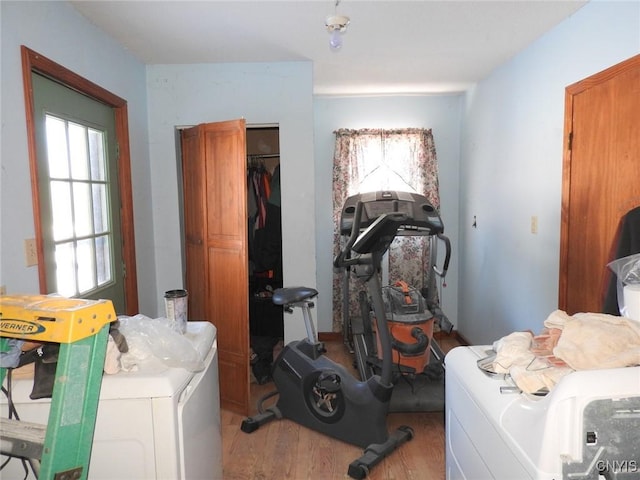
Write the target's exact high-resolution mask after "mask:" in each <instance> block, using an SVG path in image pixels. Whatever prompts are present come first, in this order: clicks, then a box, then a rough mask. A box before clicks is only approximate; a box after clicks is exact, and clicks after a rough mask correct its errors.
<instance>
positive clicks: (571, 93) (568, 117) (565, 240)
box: [558, 55, 640, 310]
mask: <svg viewBox="0 0 640 480" xmlns="http://www.w3.org/2000/svg"><path fill="white" fill-rule="evenodd" d="M639 64H640V55H635V56H633V57H631V58H629V59H627V60H625V61H623V62H621V63H618V64H616V65H613V66H612V67H609V68H607V69H605V70H603V71H601V72H599V73H596V74H594V75H591V76H589V77H587V78H585V79H583V80H580V81H579V82H576V83H574V84H572V85H569V86H568V87H566V88H565V99H564V135H563V148H562V203H561V215H560V218H561V221H560V274H559V284H558V308H559V309H561V310H566V309H567V303H568V296H569V284H568V278H567V277H568V271H569V265H568V264H569V208H570V203H571V198H570V194H571V160H572V150H571V141H572V138H571V137H572V134H573V103H574V97H575V96H576V95H579V94H580V93H582V92H584V91H585V90H588V89H589V88H592V87H594V86H596V85H599V84H601V83H604V82H606V81H608V80H610V79H612V78H614V77H615V76H616V75H619V74H620V73H622V72H624V71H626V70H628V69H631V68H637V66H638V65H639Z"/></svg>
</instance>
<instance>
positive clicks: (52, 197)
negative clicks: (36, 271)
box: [32, 73, 126, 313]
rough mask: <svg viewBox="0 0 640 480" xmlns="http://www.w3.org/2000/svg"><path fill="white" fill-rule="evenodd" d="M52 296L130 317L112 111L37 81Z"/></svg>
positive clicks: (46, 255)
mask: <svg viewBox="0 0 640 480" xmlns="http://www.w3.org/2000/svg"><path fill="white" fill-rule="evenodd" d="M32 85H33V100H34V115H35V117H34V120H35V121H34V124H35V125H34V126H35V133H36V148H37V151H38V189H39V196H40V199H41V201H40V209H41V211H40V218H41V225H42V240H43V254H44V255H43V256H44V261H45V270H46V282H47V288H46V289H47V293H59V294H61V295H64V296H70V297H82V298H105V299H110V300H112V301H113V303H114V307H115V309H116V312H118V313H124V312H126V305H125V295H124V267H123V261H122V243H121V232H120V228H121V227H120V225H121V223H120V208H119V205H118V203H119V202H118V198H119V193H118V192H119V188H118V171H117V149H116V140H115V121H114V112H113V109H112V108H111V107H109V106H107V105H104V104H102V103H100V102H98V101H96V100H94V99H91V98H89V97H87V96H85V95H83V94H80V93H78V92H76V91H74V90H72V89H70V88H67V87H65V86H63V85H61V84H59V83H57V82H55V81H53V80H50V79H48V78H46V77H44V76H42V75H39V74H36V73H33V75H32Z"/></svg>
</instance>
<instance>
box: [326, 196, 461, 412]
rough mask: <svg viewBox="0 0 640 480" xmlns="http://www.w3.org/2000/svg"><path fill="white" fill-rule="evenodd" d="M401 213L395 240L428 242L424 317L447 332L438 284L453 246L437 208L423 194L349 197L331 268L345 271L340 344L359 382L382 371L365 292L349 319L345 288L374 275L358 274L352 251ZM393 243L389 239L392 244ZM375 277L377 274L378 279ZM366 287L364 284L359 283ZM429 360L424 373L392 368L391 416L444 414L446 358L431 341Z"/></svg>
mask: <svg viewBox="0 0 640 480" xmlns="http://www.w3.org/2000/svg"><path fill="white" fill-rule="evenodd" d="M386 214H401V215H402V217H403V218H404V220H403V224H402V225H401V226H400V228H399V229H398V230H397V232H395V235H398V236H426V237H428V239H429V251H430V254H429V261H428V267H427V271H426V272H425V283H424V286H423V288H422V289H421V294H422V296H423V297H424V299H425V302H426V306H427V309H428V310H426V311H425V314H426V315H428V316H429V318H432V317H433V319H434V324H435V325H438V326H439V327H440V330H441V331H446V332H450V331H451V329H452V325H451V323H450V322H449V320H448V318H447V317H446V315H445V314H444V313H443V312H442V309H441V308H440V305H439V301H438V295H437V290H436V279H437V278H438V277H439V278H442V279H444V277H445V275H446V271H447V268H448V265H449V260H450V258H451V243H450V241H449V239H448V238H447V237H446V236H445V235H444V225H443V222H442V219H441V218H440V215H439V213H438V212H437V210H436V209H435V207H434V206H433V205H432V204H431V203H430V202H429V201H428V200H427V198H426V197H424V196H423V195H420V194H417V193H412V192H402V191H386V190H385V191H377V192H368V193H360V194H357V195H353V196H351V197H349V198H347V200H346V201H345V203H344V206H343V208H342V213H341V218H340V234H341V235H343V240H344V241H343V243H344V245H343V246H342V247H341V251H340V254H339V255H338V257H336V260H335V261H334V265H335V266H336V267H338V268H342V269H343V282H342V290H343V298H342V322H343V341H344V343H345V345H346V346H347V348H349V350H350V351H351V352H352V353H353V354H354V357H355V358H354V366H355V367H356V368H357V370H358V373H359V375H360V377H361V379H362V380H366V379H368V378H370V377H371V376H372V375H374V374H376V373H378V374H379V372H380V360H379V359H378V355H377V348H376V339H375V335H376V334H375V332H374V331H373V329H372V327H371V320H370V315H371V313H370V312H371V310H372V309H371V306H370V301H369V299H368V298H367V294H366V291H365V289H364V288H363V290H362V291H361V292H359V298H358V300H359V305H360V315H359V316H356V317H351V316H350V314H349V283H350V282H351V281H352V277H354V276H355V277H356V278H358V279H360V280H364V281H366V279H367V278H368V276H370V275H371V274H373V273H372V272H371V271H370V270H367V269H362V267H361V266H359V265H358V262H357V261H353V260H351V259H352V257H353V256H357V255H358V253H357V252H355V251H354V250H353V249H352V247H353V244H354V242H355V241H356V239H357V238H358V237H359V236H360V235H361V234H362V233H363V232H364V231H366V229H367V228H369V227H370V226H371V225H372V224H373V223H374V222H376V221H377V220H379V219H380V217H382V216H385V215H386ZM391 240H392V239H391ZM439 242H442V243H444V245H445V248H446V251H445V258H444V262H443V267H442V268H441V269H439V268H438V267H437V266H436V261H437V246H438V243H439ZM378 273H379V272H376V274H378ZM363 285H364V284H363ZM429 349H430V353H429V355H430V359H429V363H428V365H427V368H426V369H425V371H424V372H417V373H407V372H405V371H403V369H402V366H401V365H396V366H395V372H394V384H395V386H394V390H393V394H392V397H391V404H390V411H392V412H430V411H443V410H444V353H443V352H442V350H441V348H440V346H439V345H438V344H437V342H436V341H435V339H433V338H431V339H430V342H429Z"/></svg>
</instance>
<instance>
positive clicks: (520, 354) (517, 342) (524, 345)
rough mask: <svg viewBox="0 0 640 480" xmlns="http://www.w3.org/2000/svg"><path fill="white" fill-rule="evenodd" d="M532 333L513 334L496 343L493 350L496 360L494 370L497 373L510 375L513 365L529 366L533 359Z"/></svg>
mask: <svg viewBox="0 0 640 480" xmlns="http://www.w3.org/2000/svg"><path fill="white" fill-rule="evenodd" d="M532 339H533V334H532V333H531V332H513V333H511V334H509V335H507V336H506V337H502V338H501V339H500V340H498V341H496V342H494V344H493V350H494V351H495V352H496V358H495V360H494V361H493V368H494V370H495V372H496V373H509V370H510V369H511V367H512V366H513V365H524V366H526V365H528V364H529V363H530V362H531V361H532V360H533V359H534V354H533V353H532V352H531V350H530V347H531V341H532Z"/></svg>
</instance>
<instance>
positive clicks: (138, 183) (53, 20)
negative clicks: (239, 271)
mask: <svg viewBox="0 0 640 480" xmlns="http://www.w3.org/2000/svg"><path fill="white" fill-rule="evenodd" d="M0 8H1V22H2V24H1V25H2V51H1V52H2V77H1V78H2V87H1V88H2V90H1V92H2V133H1V135H2V139H1V143H2V147H1V152H2V158H1V160H0V161H1V168H0V176H1V188H2V193H1V197H0V199H1V200H0V201H1V205H0V226H1V227H0V228H1V231H0V262H1V264H0V284H2V285H6V288H7V292H8V293H37V292H39V284H38V272H37V267H26V266H25V260H24V253H23V242H24V240H25V239H27V238H33V237H34V236H35V229H34V220H33V206H32V202H31V177H30V173H29V156H28V150H27V129H26V120H25V105H24V93H23V88H22V64H21V58H20V45H25V46H27V47H29V48H31V49H32V50H35V51H36V52H38V53H40V54H42V55H44V56H46V57H48V58H49V59H51V60H53V61H54V62H57V63H59V64H61V65H63V66H64V67H66V68H68V69H70V70H72V71H74V72H76V73H78V74H79V75H81V76H83V77H84V78H86V79H88V80H91V81H92V82H94V83H96V84H98V85H100V86H101V87H103V88H105V89H107V90H109V91H111V92H112V93H114V94H116V95H118V96H119V97H121V98H124V99H125V100H127V102H128V111H129V135H130V148H131V179H132V183H133V202H134V218H135V235H136V250H137V270H138V272H137V273H138V293H139V306H140V310H141V311H142V312H145V311H148V309H150V308H151V307H152V308H153V309H155V269H154V260H153V255H152V250H153V248H152V247H153V236H152V224H151V214H150V212H151V204H150V190H151V185H150V181H149V180H150V176H149V154H148V142H147V102H146V84H145V69H144V65H142V64H141V63H139V62H138V61H137V60H136V59H135V58H134V57H133V56H132V55H131V54H129V53H128V52H127V51H125V50H124V49H123V48H122V47H121V46H120V45H118V44H117V43H116V42H114V41H113V40H112V39H111V38H110V37H108V36H107V35H105V34H104V33H102V32H101V31H100V30H98V29H97V28H95V27H94V26H93V25H91V24H90V23H89V22H87V21H86V19H85V18H84V17H82V16H81V15H80V14H79V13H78V12H77V11H75V10H74V9H73V8H72V7H71V6H70V5H68V4H67V3H66V2H8V1H2V2H0Z"/></svg>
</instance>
